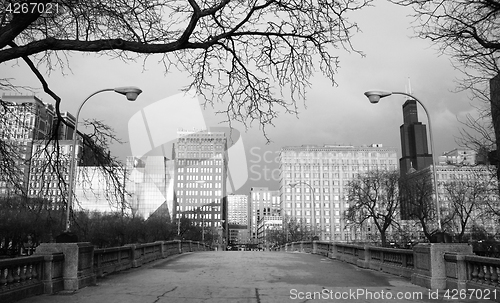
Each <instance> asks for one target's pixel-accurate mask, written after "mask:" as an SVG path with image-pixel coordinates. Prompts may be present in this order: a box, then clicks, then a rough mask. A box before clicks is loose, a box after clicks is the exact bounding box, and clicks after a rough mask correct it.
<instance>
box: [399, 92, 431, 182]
mask: <svg viewBox="0 0 500 303" xmlns="http://www.w3.org/2000/svg"><path fill="white" fill-rule="evenodd" d="M399 130H400V133H401V154H402V155H401V159H399V169H400V175H401V176H404V175H406V174H407V173H408V171H410V170H411V169H415V170H421V169H424V168H426V167H428V166H429V165H432V154H429V152H428V147H427V130H426V126H425V124H422V122H419V121H418V112H417V102H416V101H415V100H411V99H410V100H407V101H406V102H405V103H404V104H403V125H401V127H400V128H399Z"/></svg>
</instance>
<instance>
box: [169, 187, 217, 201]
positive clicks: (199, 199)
mask: <svg viewBox="0 0 500 303" xmlns="http://www.w3.org/2000/svg"><path fill="white" fill-rule="evenodd" d="M209 196H213V197H222V191H220V190H214V191H213V194H212V195H209ZM177 201H178V202H179V204H184V203H188V204H197V203H200V202H201V203H204V204H206V203H210V202H211V201H213V199H208V198H198V197H197V198H185V197H178V198H177Z"/></svg>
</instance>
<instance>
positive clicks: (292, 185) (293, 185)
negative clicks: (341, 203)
mask: <svg viewBox="0 0 500 303" xmlns="http://www.w3.org/2000/svg"><path fill="white" fill-rule="evenodd" d="M299 184H304V185H307V186H309V188H310V189H311V191H312V204H313V216H312V219H313V222H314V230H313V239H314V237H316V205H315V204H314V203H315V201H314V194H315V191H314V188H313V187H312V186H311V184H309V183H307V182H304V181H299V182H295V183H290V184H288V185H289V186H290V187H292V188H295V186H297V185H299Z"/></svg>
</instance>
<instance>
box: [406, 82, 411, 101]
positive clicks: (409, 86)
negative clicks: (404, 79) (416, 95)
mask: <svg viewBox="0 0 500 303" xmlns="http://www.w3.org/2000/svg"><path fill="white" fill-rule="evenodd" d="M405 93H407V94H410V95H411V94H412V91H411V81H410V77H408V85H405ZM410 99H411V98H410V97H408V96H407V97H406V100H410Z"/></svg>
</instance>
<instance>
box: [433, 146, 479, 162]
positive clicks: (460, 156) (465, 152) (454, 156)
mask: <svg viewBox="0 0 500 303" xmlns="http://www.w3.org/2000/svg"><path fill="white" fill-rule="evenodd" d="M476 154H477V153H476V152H475V151H474V150H471V149H457V148H455V149H454V150H451V151H449V152H445V153H443V154H442V155H441V156H439V165H449V164H453V165H476V164H477V162H476Z"/></svg>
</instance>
